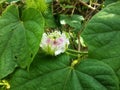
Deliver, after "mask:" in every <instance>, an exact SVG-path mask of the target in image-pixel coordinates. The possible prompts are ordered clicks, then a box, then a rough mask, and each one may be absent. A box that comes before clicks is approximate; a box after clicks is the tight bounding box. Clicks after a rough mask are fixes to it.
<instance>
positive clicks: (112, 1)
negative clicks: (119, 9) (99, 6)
mask: <svg viewBox="0 0 120 90" xmlns="http://www.w3.org/2000/svg"><path fill="white" fill-rule="evenodd" d="M117 1H118V0H105V1H104V5H105V6H107V5H109V4H111V3H114V2H117Z"/></svg>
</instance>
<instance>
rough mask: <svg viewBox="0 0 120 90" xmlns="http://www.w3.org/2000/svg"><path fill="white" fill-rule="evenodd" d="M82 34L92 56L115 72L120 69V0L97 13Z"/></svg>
mask: <svg viewBox="0 0 120 90" xmlns="http://www.w3.org/2000/svg"><path fill="white" fill-rule="evenodd" d="M82 35H83V37H84V39H85V41H86V42H87V45H88V48H89V57H90V58H95V59H99V60H102V61H104V62H106V63H108V64H109V65H110V66H111V67H112V68H113V69H114V70H115V72H118V71H120V2H117V3H114V4H111V5H108V6H107V7H106V8H105V9H103V10H102V11H101V12H99V13H98V14H97V15H95V16H94V17H93V18H92V19H91V20H90V22H89V23H88V25H87V27H86V29H85V30H84V32H83V34H82ZM119 77H120V75H119Z"/></svg>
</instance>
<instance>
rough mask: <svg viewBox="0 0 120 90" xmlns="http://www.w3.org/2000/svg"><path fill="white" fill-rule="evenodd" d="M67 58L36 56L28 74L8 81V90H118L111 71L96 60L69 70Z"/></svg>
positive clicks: (21, 73) (23, 73)
mask: <svg viewBox="0 0 120 90" xmlns="http://www.w3.org/2000/svg"><path fill="white" fill-rule="evenodd" d="M70 62H71V61H70V58H69V57H68V56H66V55H61V56H58V57H45V56H42V55H39V56H37V57H36V58H35V60H34V62H33V64H32V65H31V68H30V71H29V72H27V71H25V70H22V69H20V70H17V71H16V72H15V73H14V74H13V75H12V78H11V80H10V82H9V83H10V85H11V89H10V90H119V87H118V80H117V77H116V75H115V73H114V71H113V70H112V69H111V68H110V67H109V66H108V65H107V64H105V63H103V62H101V61H98V60H88V59H87V60H83V61H81V63H79V64H76V65H74V67H72V66H71V63H73V62H74V61H73V62H71V63H70Z"/></svg>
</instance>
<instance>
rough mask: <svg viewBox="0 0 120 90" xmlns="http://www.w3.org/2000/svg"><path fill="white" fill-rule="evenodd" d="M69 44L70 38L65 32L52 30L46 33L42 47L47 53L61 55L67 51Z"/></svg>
mask: <svg viewBox="0 0 120 90" xmlns="http://www.w3.org/2000/svg"><path fill="white" fill-rule="evenodd" d="M68 45H69V38H68V37H67V35H66V34H65V33H61V32H59V31H55V32H52V33H50V34H46V33H44V34H43V36H42V40H41V43H40V47H41V48H42V49H43V51H45V52H46V53H47V54H50V55H55V56H56V55H59V54H60V53H63V52H65V50H66V49H67V48H68Z"/></svg>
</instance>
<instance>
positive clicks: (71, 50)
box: [67, 49, 88, 54]
mask: <svg viewBox="0 0 120 90" xmlns="http://www.w3.org/2000/svg"><path fill="white" fill-rule="evenodd" d="M67 51H70V52H75V53H80V54H88V52H81V51H77V50H73V49H67Z"/></svg>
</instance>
